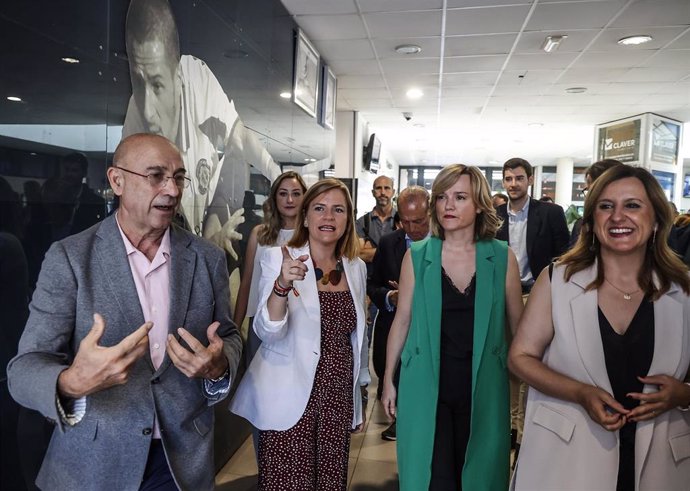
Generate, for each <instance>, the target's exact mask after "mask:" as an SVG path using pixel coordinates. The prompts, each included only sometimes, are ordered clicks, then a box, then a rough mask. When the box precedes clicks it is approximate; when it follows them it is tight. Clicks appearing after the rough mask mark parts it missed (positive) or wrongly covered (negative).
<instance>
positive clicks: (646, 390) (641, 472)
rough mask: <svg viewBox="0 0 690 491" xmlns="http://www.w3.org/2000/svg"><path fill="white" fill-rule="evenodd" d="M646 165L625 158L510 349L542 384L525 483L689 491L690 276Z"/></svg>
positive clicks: (519, 477)
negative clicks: (672, 243)
mask: <svg viewBox="0 0 690 491" xmlns="http://www.w3.org/2000/svg"><path fill="white" fill-rule="evenodd" d="M671 224H672V218H671V212H670V208H669V206H668V203H667V201H666V197H665V195H664V193H663V190H662V189H661V187H660V186H659V184H658V182H657V181H656V179H655V178H654V177H653V176H652V175H651V174H650V173H649V172H648V171H646V170H644V169H642V168H637V167H631V166H628V165H621V166H616V167H613V168H611V169H609V170H608V171H606V172H605V173H604V174H602V175H601V176H600V177H599V178H598V179H597V180H596V181H595V183H594V184H593V186H592V187H591V189H590V192H589V194H588V195H587V198H586V200H585V212H584V216H583V226H582V231H581V233H580V237H579V239H578V242H577V244H576V245H575V247H574V248H573V249H572V250H571V251H569V252H568V253H566V254H565V255H564V256H562V257H561V258H560V259H559V260H558V262H557V263H556V265H555V267H553V268H552V269H548V270H545V271H543V272H542V274H541V275H540V276H539V279H538V280H537V283H536V284H535V286H534V289H533V290H532V293H531V295H530V298H529V301H528V302H527V307H526V310H525V313H524V315H523V317H522V319H521V321H520V325H519V327H518V333H517V336H516V337H515V340H514V341H513V345H512V346H511V349H510V354H509V365H510V368H511V370H513V372H515V374H516V375H517V376H518V377H520V378H522V379H523V380H525V381H526V382H527V383H528V384H529V385H530V386H531V387H532V388H531V389H530V391H529V396H528V399H527V410H526V413H525V430H524V435H523V439H522V446H521V449H520V455H519V458H518V462H517V467H516V470H515V473H514V475H513V482H512V485H511V488H512V489H515V490H530V491H534V490H552V489H558V490H583V489H587V490H611V491H612V490H633V489H634V490H684V489H688V483H690V412H688V409H689V406H690V387H689V386H688V385H687V384H685V383H683V382H684V381H685V380H688V367H689V365H690V297H689V296H688V295H689V293H690V279H689V278H688V270H687V268H686V267H685V265H684V264H683V263H682V262H681V261H680V260H679V259H678V257H677V256H675V254H674V253H673V252H672V251H671V250H670V249H669V247H668V246H667V239H668V234H669V230H670V228H671Z"/></svg>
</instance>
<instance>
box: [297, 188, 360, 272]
mask: <svg viewBox="0 0 690 491" xmlns="http://www.w3.org/2000/svg"><path fill="white" fill-rule="evenodd" d="M333 189H339V190H340V191H342V192H343V194H344V195H345V202H346V203H347V224H346V225H345V232H344V233H343V236H342V237H340V239H339V240H338V243H337V244H336V247H335V255H336V257H343V256H345V257H346V258H348V259H354V258H355V257H357V255H358V254H359V239H358V238H357V233H356V231H355V211H354V206H352V198H351V197H350V191H349V190H348V189H347V186H346V185H345V184H343V182H342V181H340V180H338V179H333V178H328V179H321V180H320V181H318V182H316V183H315V184H313V185H312V186H311V187H310V188H309V189H308V190H307V192H306V193H305V194H304V199H303V200H302V207H301V209H300V217H301V218H302V223H300V224H299V225H298V226H297V227H295V233H294V234H293V235H292V239H290V242H288V244H287V245H288V246H290V247H303V246H304V245H305V244H306V243H307V242H308V241H309V229H308V228H307V227H305V226H304V219H305V217H306V216H307V211H306V210H308V209H309V205H310V204H311V203H312V202H313V201H314V200H315V199H316V198H317V197H318V196H319V195H321V194H323V193H326V192H328V191H331V190H333Z"/></svg>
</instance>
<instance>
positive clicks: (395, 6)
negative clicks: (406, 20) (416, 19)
mask: <svg viewBox="0 0 690 491" xmlns="http://www.w3.org/2000/svg"><path fill="white" fill-rule="evenodd" d="M357 3H358V4H359V8H360V10H361V11H362V12H363V13H368V12H404V11H407V10H440V9H441V8H442V7H443V0H423V1H420V0H358V2H357Z"/></svg>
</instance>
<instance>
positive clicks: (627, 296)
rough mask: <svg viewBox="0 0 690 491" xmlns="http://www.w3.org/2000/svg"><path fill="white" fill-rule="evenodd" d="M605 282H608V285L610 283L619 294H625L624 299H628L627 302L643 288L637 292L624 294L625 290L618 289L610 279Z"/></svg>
mask: <svg viewBox="0 0 690 491" xmlns="http://www.w3.org/2000/svg"><path fill="white" fill-rule="evenodd" d="M604 280H605V281H606V283H608V284H609V285H611V286H612V287H614V288H615V289H616V290H618V291H619V292H621V293H622V294H623V298H624V299H626V300H630V299H631V298H632V296H633V295H635V294H636V293H637V292H639V291H640V290H641V288H638V289H637V290H635V291H634V292H624V291H623V290H621V289H620V288H618V287H617V286H616V285H614V284H613V283H611V282H610V281H609V280H608V279H606V278H604Z"/></svg>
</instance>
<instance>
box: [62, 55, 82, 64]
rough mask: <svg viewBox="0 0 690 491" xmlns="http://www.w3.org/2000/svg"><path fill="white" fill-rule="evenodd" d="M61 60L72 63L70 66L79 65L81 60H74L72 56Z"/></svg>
mask: <svg viewBox="0 0 690 491" xmlns="http://www.w3.org/2000/svg"><path fill="white" fill-rule="evenodd" d="M60 59H61V60H62V61H64V62H65V63H70V64H76V63H79V59H78V58H72V57H71V56H65V57H63V58H60Z"/></svg>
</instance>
